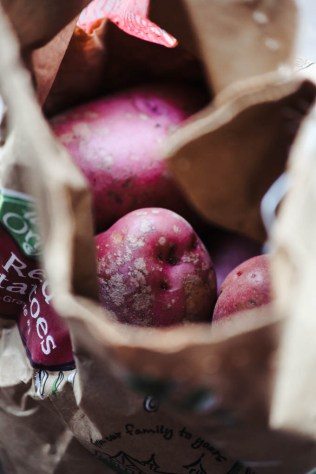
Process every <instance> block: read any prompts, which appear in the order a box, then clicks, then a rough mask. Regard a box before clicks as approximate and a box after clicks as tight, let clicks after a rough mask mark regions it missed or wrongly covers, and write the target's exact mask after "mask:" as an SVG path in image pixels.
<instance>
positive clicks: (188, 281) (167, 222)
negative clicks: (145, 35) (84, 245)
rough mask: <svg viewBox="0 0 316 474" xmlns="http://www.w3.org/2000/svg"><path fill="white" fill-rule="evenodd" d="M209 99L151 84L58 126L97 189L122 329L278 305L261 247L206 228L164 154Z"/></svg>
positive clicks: (106, 278)
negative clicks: (166, 142) (167, 142)
mask: <svg viewBox="0 0 316 474" xmlns="http://www.w3.org/2000/svg"><path fill="white" fill-rule="evenodd" d="M202 100H203V98H202V97H201V95H200V94H199V93H198V91H197V90H195V89H194V88H193V87H190V86H186V85H180V84H172V85H163V86H162V85H159V86H155V85H149V86H143V87H137V88H134V89H130V90H127V91H125V92H120V93H117V94H115V95H113V96H111V97H107V98H101V99H98V100H95V101H94V102H90V103H87V104H84V105H81V106H79V107H76V108H74V109H71V110H69V111H66V112H65V113H63V114H61V115H58V116H56V117H55V118H53V119H52V120H51V125H52V127H53V130H54V132H55V134H56V136H57V137H58V139H59V140H60V141H61V142H62V143H63V145H64V146H65V147H66V148H67V150H68V151H69V153H70V155H71V156H72V157H73V160H74V161H75V163H76V164H77V166H78V167H79V168H80V169H81V171H82V173H83V174H84V175H85V177H86V179H87V180H88V183H89V185H90V188H91V191H92V195H93V203H94V204H93V215H94V221H95V231H96V234H97V235H96V237H95V241H96V254H97V268H98V279H99V296H100V303H101V304H102V305H103V306H104V307H105V308H106V309H107V310H110V311H112V312H113V314H114V315H115V316H116V317H117V318H118V320H119V321H120V322H123V323H129V324H135V325H140V326H170V325H172V324H179V323H183V322H202V321H204V322H211V321H212V318H213V321H216V322H218V321H220V320H222V319H224V318H227V317H230V316H231V315H232V314H234V313H236V312H238V311H240V310H243V309H247V308H253V307H256V306H260V305H262V304H265V303H268V302H269V298H270V288H269V286H270V285H269V268H268V266H269V263H268V257H267V256H264V255H261V256H260V255H259V256H257V255H258V253H260V246H259V245H258V244H257V243H256V242H253V241H250V240H249V239H246V238H243V237H241V236H239V235H235V234H230V233H228V232H225V231H223V230H219V229H212V228H211V227H210V226H207V225H206V224H205V223H204V222H202V220H201V219H199V217H198V216H197V215H196V214H195V213H194V210H193V209H191V208H190V207H189V205H188V203H187V201H186V199H185V197H184V196H183V194H182V193H181V191H180V189H179V188H178V187H177V185H176V183H175V182H174V180H173V179H172V176H171V175H170V173H169V172H168V169H167V166H166V162H165V160H164V159H163V156H162V144H163V141H164V140H165V139H166V138H167V136H168V135H169V134H170V133H172V131H173V130H174V129H175V128H176V127H178V126H179V124H181V122H183V121H184V120H186V119H187V118H189V117H190V115H192V114H193V113H195V112H197V111H198V110H199V109H200V108H201V105H202ZM189 222H190V223H191V224H192V225H193V227H194V228H195V229H193V228H192V226H191V224H190V223H189ZM198 234H199V235H198ZM202 240H203V241H204V243H203V242H202ZM254 256H256V257H255V258H252V259H250V260H249V261H246V260H248V259H249V258H250V257H254ZM238 265H240V266H238ZM236 266H237V268H235V267H236ZM216 275H217V277H216ZM217 287H219V296H218V299H217ZM216 300H217V302H216ZM214 306H215V309H214Z"/></svg>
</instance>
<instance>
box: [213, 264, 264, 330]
mask: <svg viewBox="0 0 316 474" xmlns="http://www.w3.org/2000/svg"><path fill="white" fill-rule="evenodd" d="M270 302H271V281H270V264H269V256H268V255H259V256H257V257H253V258H250V259H249V260H247V261H246V262H243V263H242V264H241V265H239V266H238V267H237V268H235V269H234V270H233V271H232V272H230V274H229V275H228V276H227V277H226V279H225V281H224V283H223V284H222V286H221V289H220V295H219V297H218V300H217V303H216V305H215V309H214V314H213V322H218V321H221V320H223V319H227V318H230V317H231V316H232V315H233V314H235V313H237V312H239V311H244V310H247V309H253V308H256V307H259V306H262V305H265V304H268V303H270Z"/></svg>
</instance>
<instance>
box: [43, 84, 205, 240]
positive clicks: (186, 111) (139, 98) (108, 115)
mask: <svg viewBox="0 0 316 474" xmlns="http://www.w3.org/2000/svg"><path fill="white" fill-rule="evenodd" d="M203 100H204V99H203ZM203 100H202V97H201V95H200V94H199V93H198V92H197V91H196V90H195V89H194V88H193V87H190V86H183V85H148V86H142V87H137V88H134V89H129V90H127V91H125V92H120V93H117V94H115V95H112V96H109V97H106V98H101V99H98V100H95V101H92V102H89V103H86V104H83V105H80V106H79V107H76V108H73V109H70V110H68V111H66V112H64V113H63V114H60V115H58V116H56V117H55V118H53V119H52V120H51V125H52V128H53V131H54V132H55V134H56V136H57V137H58V138H59V140H60V141H61V142H62V143H63V145H64V146H65V147H66V148H67V150H68V151H69V153H70V155H71V156H72V157H73V159H74V162H75V163H76V164H77V165H78V167H79V168H80V169H81V171H82V173H83V174H84V175H85V177H86V178H87V180H88V182H89V184H90V188H91V190H92V194H93V202H94V204H93V214H94V219H95V226H96V230H97V232H100V231H102V230H105V229H107V228H109V227H110V226H111V225H112V224H113V223H114V222H115V221H116V220H117V219H119V218H120V217H123V216H124V215H125V214H127V213H128V212H130V211H133V210H135V209H140V208H142V207H153V206H154V207H165V208H168V209H172V210H174V211H176V212H178V213H180V214H181V215H184V216H186V217H188V215H190V210H189V208H188V204H187V202H186V200H185V198H184V196H183V195H182V193H181V192H180V190H179V188H178V187H177V185H176V184H175V182H174V180H173V179H172V177H171V175H170V173H169V172H168V170H167V166H166V161H165V160H164V159H163V152H162V144H163V141H164V140H165V139H166V137H167V136H168V135H169V134H170V133H171V132H172V131H173V129H174V128H175V127H177V126H178V125H179V124H180V123H181V122H183V121H184V120H185V119H187V118H188V117H189V116H190V115H192V114H193V113H194V112H196V111H197V110H199V109H200V108H201V106H202V104H203Z"/></svg>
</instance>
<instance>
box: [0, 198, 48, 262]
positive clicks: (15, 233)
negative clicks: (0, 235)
mask: <svg viewBox="0 0 316 474" xmlns="http://www.w3.org/2000/svg"><path fill="white" fill-rule="evenodd" d="M0 223H1V224H2V225H3V227H4V228H5V229H6V230H7V231H8V232H9V234H10V235H11V236H12V237H13V238H14V240H15V241H16V242H17V244H18V245H19V247H20V249H21V250H22V251H23V253H24V254H25V255H27V256H28V257H35V256H37V255H39V254H40V252H41V241H40V236H39V233H38V231H37V227H38V220H37V214H36V211H35V205H34V200H33V199H32V198H31V197H30V196H28V195H27V194H23V193H19V192H17V191H12V190H10V189H1V190H0Z"/></svg>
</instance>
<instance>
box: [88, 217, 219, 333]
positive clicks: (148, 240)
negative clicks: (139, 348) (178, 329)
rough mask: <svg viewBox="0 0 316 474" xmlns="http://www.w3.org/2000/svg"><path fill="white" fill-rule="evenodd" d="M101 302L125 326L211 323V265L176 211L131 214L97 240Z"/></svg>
mask: <svg viewBox="0 0 316 474" xmlns="http://www.w3.org/2000/svg"><path fill="white" fill-rule="evenodd" d="M96 249H97V268H98V278H99V297H100V302H101V304H102V305H103V306H104V308H106V309H108V310H110V311H112V312H113V313H114V314H115V315H116V317H117V319H118V320H119V321H121V322H123V323H129V324H135V325H139V326H170V325H172V324H179V323H183V322H186V321H189V322H198V321H210V320H211V313H212V309H213V305H214V303H215V298H216V277H215V273H214V270H213V265H212V261H211V259H210V256H209V254H208V252H207V250H206V249H205V247H204V245H203V243H202V242H201V240H200V239H199V238H198V236H197V235H196V233H195V232H194V230H193V228H192V227H191V226H190V224H189V223H188V222H187V221H186V220H185V219H183V218H182V217H180V216H179V215H177V214H175V213H174V212H172V211H169V210H166V209H159V208H148V209H141V210H137V211H133V212H131V213H129V214H127V215H126V216H124V217H123V218H121V219H120V220H118V221H117V222H116V223H115V224H114V225H113V226H112V227H111V228H110V229H109V230H108V231H106V232H103V233H102V234H99V235H98V236H97V237H96Z"/></svg>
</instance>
